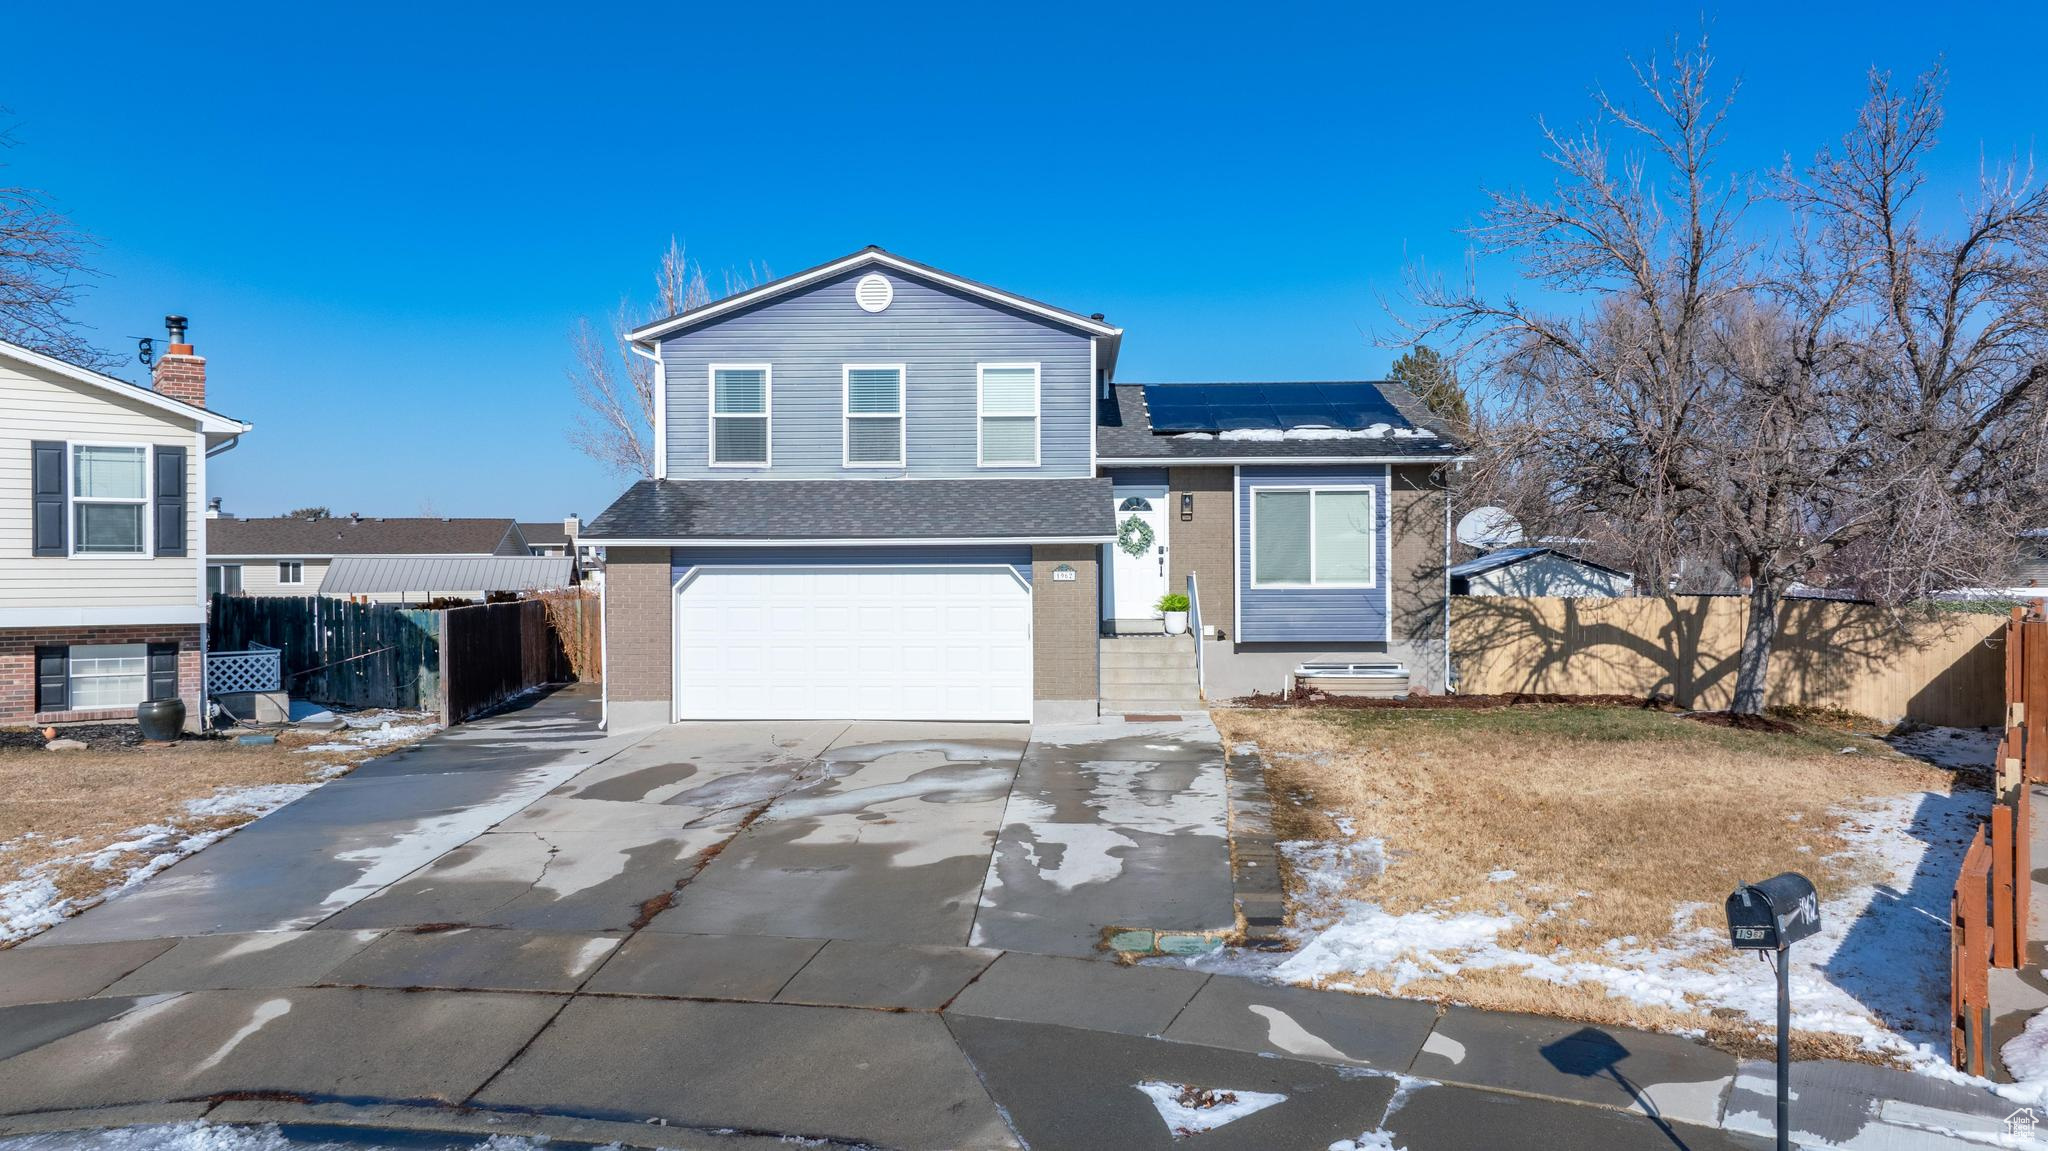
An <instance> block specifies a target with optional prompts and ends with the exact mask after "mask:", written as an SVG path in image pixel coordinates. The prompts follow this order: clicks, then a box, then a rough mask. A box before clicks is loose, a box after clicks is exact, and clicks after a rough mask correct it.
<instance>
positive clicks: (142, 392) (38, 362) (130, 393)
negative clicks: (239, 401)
mask: <svg viewBox="0 0 2048 1151" xmlns="http://www.w3.org/2000/svg"><path fill="white" fill-rule="evenodd" d="M0 356H5V357H6V358H8V359H12V360H19V361H21V362H22V363H24V364H28V365H30V366H32V367H37V368H41V369H42V370H43V371H46V372H51V373H53V374H56V375H59V376H63V377H64V378H65V379H67V380H71V381H73V382H75V383H80V384H84V385H86V386H87V387H92V388H98V389H99V390H100V391H103V392H108V393H111V394H113V395H117V396H120V397H121V398H123V399H128V400H134V401H136V402H137V403H140V404H143V405H145V406H147V407H152V408H156V409H158V410H159V411H162V412H166V413H168V414H170V415H173V416H176V417H178V418H179V419H184V420H191V421H192V422H193V423H194V424H196V425H197V426H198V428H199V430H200V431H202V432H207V433H210V434H214V435H223V436H238V435H241V434H242V433H244V432H248V431H253V430H254V429H255V425H254V424H245V423H243V422H242V421H240V420H231V419H229V418H227V417H226V416H220V415H215V414H214V413H212V412H209V411H207V410H206V409H205V408H198V407H194V406H192V405H191V404H188V403H186V402H184V401H183V400H174V399H172V398H170V397H169V396H166V395H164V394H163V393H161V392H152V391H150V390H149V389H148V388H145V387H143V386H142V385H140V384H131V383H129V382H128V381H127V380H117V379H115V378H114V377H112V376H103V375H101V374H100V373H98V372H95V371H93V370H91V369H90V368H81V367H79V366H78V365H77V364H67V363H65V362H64V361H63V360H60V359H57V358H56V357H55V356H46V355H44V354H42V353H41V352H32V351H29V350H28V349H27V348H24V347H22V346H21V345H20V344H10V343H8V342H7V341H6V340H0Z"/></svg>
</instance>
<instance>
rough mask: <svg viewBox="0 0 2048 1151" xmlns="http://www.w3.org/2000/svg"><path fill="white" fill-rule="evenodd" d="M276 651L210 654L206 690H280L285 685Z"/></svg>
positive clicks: (207, 662) (214, 693) (213, 691)
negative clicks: (280, 673)
mask: <svg viewBox="0 0 2048 1151" xmlns="http://www.w3.org/2000/svg"><path fill="white" fill-rule="evenodd" d="M279 654H280V653H278V652H276V651H219V652H213V653H211V654H209V655H208V656H207V657H206V694H208V695H226V694H228V693H229V692H237V691H276V690H277V689H278V688H279V687H280V686H282V680H281V677H280V675H279V667H278V656H279Z"/></svg>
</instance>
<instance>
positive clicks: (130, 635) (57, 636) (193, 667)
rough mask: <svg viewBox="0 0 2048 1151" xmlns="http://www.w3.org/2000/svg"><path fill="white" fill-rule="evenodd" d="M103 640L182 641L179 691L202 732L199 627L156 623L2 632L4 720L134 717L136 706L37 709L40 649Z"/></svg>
mask: <svg viewBox="0 0 2048 1151" xmlns="http://www.w3.org/2000/svg"><path fill="white" fill-rule="evenodd" d="M101 643H175V644H177V645H178V695H179V697H180V698H182V699H183V700H184V701H185V726H186V727H187V728H188V729H195V730H196V729H197V728H198V727H199V725H200V724H201V723H202V722H203V721H204V719H205V715H204V712H203V711H202V710H201V703H200V690H201V687H202V686H203V685H202V680H203V677H204V671H203V667H204V660H203V658H202V656H201V649H200V638H199V625H198V624H183V625H176V624H150V625H134V626H124V627H71V628H12V629H7V630H0V724H8V725H14V724H40V723H76V722H81V721H86V720H93V721H104V720H122V719H129V720H132V719H134V718H135V710H134V709H133V708H123V709H120V710H116V711H66V712H38V711H37V710H36V649H37V648H39V647H50V646H56V645H64V646H70V645H72V644H101Z"/></svg>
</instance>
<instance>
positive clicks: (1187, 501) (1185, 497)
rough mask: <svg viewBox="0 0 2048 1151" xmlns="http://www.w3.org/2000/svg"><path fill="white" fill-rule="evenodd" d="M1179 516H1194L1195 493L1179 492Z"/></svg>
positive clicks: (1189, 518)
mask: <svg viewBox="0 0 2048 1151" xmlns="http://www.w3.org/2000/svg"><path fill="white" fill-rule="evenodd" d="M1180 518H1182V519H1184V520H1191V519H1194V518H1195V493H1193V492H1182V493H1181V494H1180Z"/></svg>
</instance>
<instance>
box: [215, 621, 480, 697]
mask: <svg viewBox="0 0 2048 1151" xmlns="http://www.w3.org/2000/svg"><path fill="white" fill-rule="evenodd" d="M440 616H441V613H439V612H434V611H416V610H410V609H406V608H398V607H392V606H390V605H388V604H358V603H349V602H348V601H346V600H339V599H327V598H324V597H321V596H303V597H301V596H293V597H271V596H231V595H217V596H214V597H213V605H212V612H211V618H210V621H209V625H208V630H207V638H206V642H207V647H208V648H209V649H210V650H213V651H242V650H246V649H248V648H250V647H251V646H252V645H255V644H262V645H264V646H267V647H274V648H277V649H278V650H279V652H280V653H282V654H281V655H280V657H279V664H280V668H279V670H280V672H281V674H282V678H283V688H284V691H285V692H286V693H287V694H290V695H292V696H296V697H298V698H300V699H310V700H314V701H317V702H319V703H324V704H331V705H333V706H336V707H391V708H405V709H409V710H412V709H436V708H438V707H439V706H440V697H441V683H440V680H441V643H440V629H441V618H440Z"/></svg>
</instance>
